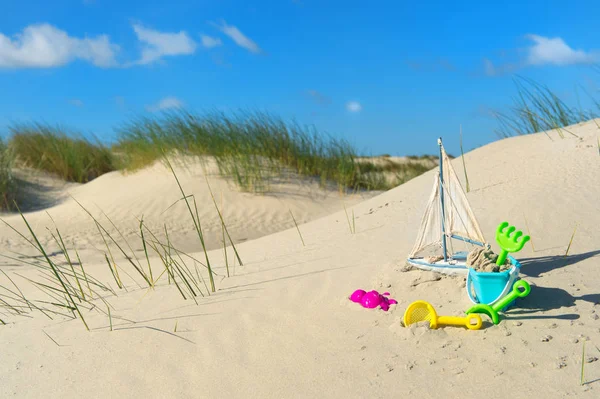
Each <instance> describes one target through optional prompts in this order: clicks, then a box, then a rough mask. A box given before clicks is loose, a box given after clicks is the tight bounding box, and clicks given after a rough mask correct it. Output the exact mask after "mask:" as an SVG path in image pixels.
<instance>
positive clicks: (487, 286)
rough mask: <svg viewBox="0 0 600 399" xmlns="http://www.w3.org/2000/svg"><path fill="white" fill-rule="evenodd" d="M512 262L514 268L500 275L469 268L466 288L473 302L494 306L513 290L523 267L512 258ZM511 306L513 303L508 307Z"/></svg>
mask: <svg viewBox="0 0 600 399" xmlns="http://www.w3.org/2000/svg"><path fill="white" fill-rule="evenodd" d="M510 261H511V263H512V267H511V268H510V269H509V270H505V271H503V272H499V273H493V272H491V273H490V272H478V271H475V269H472V268H469V273H468V274H467V285H466V288H467V294H468V295H469V299H471V302H473V303H476V304H477V303H484V304H486V305H492V304H494V303H495V302H497V301H498V300H499V299H500V298H503V297H504V296H506V295H507V294H508V293H509V292H510V291H511V290H512V286H513V284H514V283H515V281H517V279H518V277H519V271H520V269H521V265H520V264H519V262H518V261H517V260H516V259H514V258H512V257H510ZM511 305H512V303H511V304H509V305H508V306H511ZM508 306H507V307H508Z"/></svg>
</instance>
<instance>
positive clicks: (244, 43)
mask: <svg viewBox="0 0 600 399" xmlns="http://www.w3.org/2000/svg"><path fill="white" fill-rule="evenodd" d="M216 26H217V27H218V28H219V29H220V30H221V32H223V33H224V34H225V35H227V36H229V38H230V39H231V40H233V41H234V42H235V44H237V45H238V46H240V47H243V48H245V49H246V50H248V51H250V52H252V53H255V54H259V53H261V52H262V50H261V48H260V47H258V44H256V43H255V42H254V41H252V40H251V39H250V38H249V37H247V36H246V35H244V34H243V33H242V32H241V31H240V30H239V29H238V28H237V27H235V26H233V25H227V23H226V22H225V21H223V20H222V21H221V25H216Z"/></svg>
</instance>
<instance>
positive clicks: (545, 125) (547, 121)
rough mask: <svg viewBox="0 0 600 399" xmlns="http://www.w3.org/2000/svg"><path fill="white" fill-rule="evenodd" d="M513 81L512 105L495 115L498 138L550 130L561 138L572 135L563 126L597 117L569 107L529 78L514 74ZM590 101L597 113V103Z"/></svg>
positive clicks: (554, 94) (546, 88) (551, 92)
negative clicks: (515, 92)
mask: <svg viewBox="0 0 600 399" xmlns="http://www.w3.org/2000/svg"><path fill="white" fill-rule="evenodd" d="M513 81H514V84H515V86H516V89H517V95H516V97H514V98H513V105H512V106H510V107H509V108H508V110H507V111H505V112H494V115H495V117H496V119H497V120H498V122H499V127H498V129H496V134H497V135H498V136H499V137H500V138H506V137H511V136H517V135H523V134H532V133H538V132H545V131H548V130H553V129H556V130H557V131H558V134H559V136H560V137H561V138H564V133H568V134H571V135H573V136H575V134H573V133H572V132H570V131H569V130H568V129H566V127H568V126H570V125H574V124H577V123H580V122H584V121H587V120H590V119H594V118H597V117H598V112H597V110H596V111H594V110H588V111H584V110H582V109H576V108H574V107H570V106H569V105H567V104H566V103H565V102H564V101H563V100H562V99H561V98H560V97H559V96H558V95H557V94H556V93H554V92H553V91H552V90H550V89H549V88H548V87H546V86H544V85H541V84H539V83H536V82H535V81H533V80H531V79H528V78H525V77H522V76H518V75H517V76H516V77H515V78H514V79H513ZM592 101H593V102H594V103H595V105H596V107H597V108H598V110H600V103H598V102H596V101H595V100H594V99H593V98H592Z"/></svg>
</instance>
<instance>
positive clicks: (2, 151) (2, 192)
mask: <svg viewBox="0 0 600 399" xmlns="http://www.w3.org/2000/svg"><path fill="white" fill-rule="evenodd" d="M13 162H14V155H13V152H12V151H11V149H10V148H8V146H7V145H6V143H5V142H4V140H2V138H0V209H10V208H11V204H12V201H13V196H14V180H13V177H12V172H11V171H12V167H13Z"/></svg>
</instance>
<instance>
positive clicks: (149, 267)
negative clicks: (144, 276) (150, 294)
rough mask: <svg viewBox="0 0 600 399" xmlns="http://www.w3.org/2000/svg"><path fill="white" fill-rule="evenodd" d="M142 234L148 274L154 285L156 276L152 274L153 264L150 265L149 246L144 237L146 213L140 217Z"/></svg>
mask: <svg viewBox="0 0 600 399" xmlns="http://www.w3.org/2000/svg"><path fill="white" fill-rule="evenodd" d="M140 236H141V238H142V246H143V248H144V255H145V256H146V262H147V263H148V274H149V275H150V283H151V286H152V287H154V283H155V282H154V277H153V276H152V266H150V258H149V257H148V248H147V247H146V240H145V239H144V215H142V218H141V219H140Z"/></svg>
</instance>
